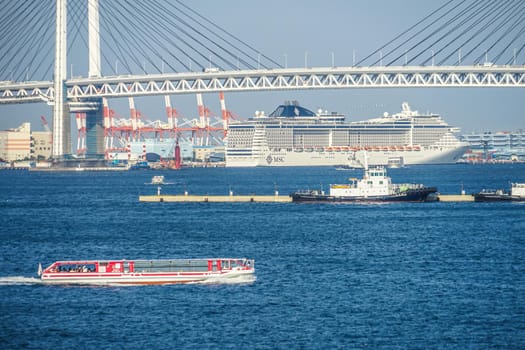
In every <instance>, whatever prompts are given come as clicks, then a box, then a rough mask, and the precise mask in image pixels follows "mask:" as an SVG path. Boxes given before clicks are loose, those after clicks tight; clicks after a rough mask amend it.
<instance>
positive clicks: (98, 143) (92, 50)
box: [53, 0, 104, 161]
mask: <svg viewBox="0 0 525 350" xmlns="http://www.w3.org/2000/svg"><path fill="white" fill-rule="evenodd" d="M88 35H89V47H88V51H89V77H100V76H101V69H100V32H99V12H98V0H89V1H88ZM66 49H67V0H56V47H55V76H54V88H55V100H54V105H53V158H54V159H55V160H59V161H60V160H63V159H65V158H68V157H69V156H70V155H71V147H72V144H71V116H70V112H80V113H85V114H86V128H85V134H86V140H85V141H86V146H87V152H86V156H88V157H103V155H104V125H103V122H104V119H103V113H102V110H103V108H102V99H101V98H98V97H97V98H90V99H83V100H82V101H68V100H67V89H66V85H65V81H66V78H67V51H66ZM68 102H69V103H68Z"/></svg>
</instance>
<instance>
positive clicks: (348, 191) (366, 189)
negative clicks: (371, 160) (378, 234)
mask: <svg viewBox="0 0 525 350" xmlns="http://www.w3.org/2000/svg"><path fill="white" fill-rule="evenodd" d="M436 194H437V188H436V187H426V186H424V185H421V184H393V183H392V180H391V179H390V177H388V176H387V174H386V168H385V167H384V166H371V167H370V168H369V167H368V166H366V167H365V173H364V176H363V178H362V179H355V178H351V179H350V183H348V184H338V185H330V192H329V194H326V193H325V192H324V191H322V190H302V191H298V192H294V193H292V194H291V195H290V196H291V197H292V201H293V202H425V201H434V200H437V195H436Z"/></svg>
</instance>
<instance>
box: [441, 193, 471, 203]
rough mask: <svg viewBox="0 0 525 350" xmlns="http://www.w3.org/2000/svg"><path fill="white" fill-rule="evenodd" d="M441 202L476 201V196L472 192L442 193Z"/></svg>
mask: <svg viewBox="0 0 525 350" xmlns="http://www.w3.org/2000/svg"><path fill="white" fill-rule="evenodd" d="M438 201H440V202H474V196H473V195H471V194H440V195H439V196H438Z"/></svg>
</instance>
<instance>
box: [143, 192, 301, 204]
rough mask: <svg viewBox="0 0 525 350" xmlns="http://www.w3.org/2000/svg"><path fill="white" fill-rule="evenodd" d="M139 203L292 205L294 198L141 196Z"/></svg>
mask: <svg viewBox="0 0 525 350" xmlns="http://www.w3.org/2000/svg"><path fill="white" fill-rule="evenodd" d="M139 202H179V203H180V202H201V203H206V202H210V203H229V202H231V203H246V202H248V203H249V202H256V203H291V202H292V197H290V196H279V195H269V196H256V195H226V196H213V195H210V196H209V195H189V194H181V195H166V194H161V195H150V196H139Z"/></svg>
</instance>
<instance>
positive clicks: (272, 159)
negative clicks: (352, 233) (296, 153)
mask: <svg viewBox="0 0 525 350" xmlns="http://www.w3.org/2000/svg"><path fill="white" fill-rule="evenodd" d="M266 163H268V164H272V163H284V158H283V157H276V156H273V157H272V155H271V154H268V157H266Z"/></svg>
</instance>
